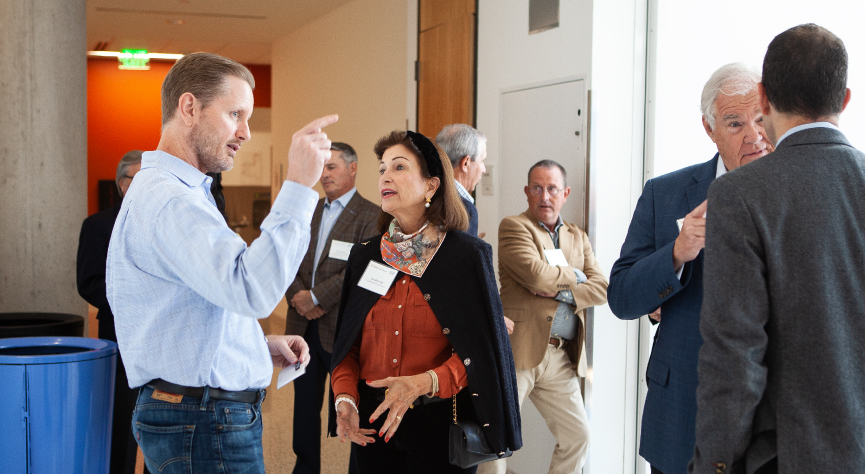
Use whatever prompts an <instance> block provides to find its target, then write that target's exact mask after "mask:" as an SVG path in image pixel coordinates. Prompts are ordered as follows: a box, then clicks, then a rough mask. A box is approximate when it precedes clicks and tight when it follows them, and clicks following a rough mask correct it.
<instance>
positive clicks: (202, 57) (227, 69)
mask: <svg viewBox="0 0 865 474" xmlns="http://www.w3.org/2000/svg"><path fill="white" fill-rule="evenodd" d="M229 76H234V77H238V78H240V79H243V80H244V81H246V83H247V84H249V87H250V88H252V89H255V79H254V78H253V77H252V73H251V72H249V69H247V68H246V66H244V65H243V64H240V63H238V62H237V61H233V60H231V59H228V58H225V57H222V56H220V55H218V54H213V53H192V54H187V55H186V56H183V57H182V58H180V59H178V60H177V62H176V63H174V66H172V67H171V70H170V71H168V75H167V76H165V80H164V81H163V82H162V125H163V126H165V124H167V123H168V122H170V121H171V118H172V117H174V111H176V110H177V106H178V103H179V102H180V96H182V95H183V94H185V93H187V92H189V93H191V94H192V95H194V96H195V98H196V99H198V100H199V101H201V105H202V107H207V106H208V105H210V102H211V101H213V99H215V98H216V97H219V96H220V95H222V94H225V93H226V91H227V85H226V79H227V78H228V77H229Z"/></svg>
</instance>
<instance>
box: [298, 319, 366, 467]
mask: <svg viewBox="0 0 865 474" xmlns="http://www.w3.org/2000/svg"><path fill="white" fill-rule="evenodd" d="M303 338H304V340H306V343H307V344H308V345H309V356H310V359H309V365H307V366H306V374H304V375H303V376H301V377H298V378H297V379H295V381H294V422H293V430H294V431H293V433H294V436H293V440H292V448H293V449H294V454H296V455H297V462H296V463H295V465H294V471H292V472H293V473H294V474H319V473H320V472H321V408H322V403H323V402H324V400H327V399H328V396H327V391H326V390H327V387H326V385H325V383H326V381H327V374H328V372H329V371H330V352H327V351H326V350H324V347H322V345H321V338H320V337H319V334H318V320H313V321H310V322H309V324H308V325H307V326H306V332H305V333H304V334H303ZM348 473H349V474H357V467H356V465H355V463H354V460H353V459H352V460H350V461H349V464H348Z"/></svg>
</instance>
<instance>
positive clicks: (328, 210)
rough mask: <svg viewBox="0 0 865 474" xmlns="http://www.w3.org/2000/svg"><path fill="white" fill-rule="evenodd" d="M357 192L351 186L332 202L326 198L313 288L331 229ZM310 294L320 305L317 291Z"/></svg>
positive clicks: (316, 248) (313, 276) (322, 211)
mask: <svg viewBox="0 0 865 474" xmlns="http://www.w3.org/2000/svg"><path fill="white" fill-rule="evenodd" d="M355 193H357V188H351V190H350V191H349V192H347V193H345V194H343V195H342V196H340V197H338V198H336V199H334V200H333V202H330V200H329V199H328V198H324V208H323V209H322V210H321V224H319V226H318V241H317V242H316V244H315V260H313V261H312V286H313V288H314V287H315V269H316V268H318V261H319V260H321V253H322V252H324V247H325V244H327V238H328V237H329V236H330V231H331V230H333V225H334V224H336V220H337V219H339V216H340V214H342V211H343V209H345V206H348V202H349V201H351V198H353V197H354V195H355ZM309 295H310V296H311V297H312V302H313V303H314V304H315V305H316V306H318V304H319V302H318V298H316V297H315V292H313V291H310V292H309Z"/></svg>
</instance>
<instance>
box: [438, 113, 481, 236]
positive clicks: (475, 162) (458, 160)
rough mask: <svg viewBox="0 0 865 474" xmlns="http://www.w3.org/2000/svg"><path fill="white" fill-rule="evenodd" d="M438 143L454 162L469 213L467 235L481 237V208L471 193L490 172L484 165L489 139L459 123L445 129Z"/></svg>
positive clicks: (461, 192) (460, 190)
mask: <svg viewBox="0 0 865 474" xmlns="http://www.w3.org/2000/svg"><path fill="white" fill-rule="evenodd" d="M436 143H438V145H439V146H440V147H442V150H444V151H445V153H447V155H448V158H450V160H451V165H452V166H453V169H454V180H455V181H456V183H457V186H456V188H457V192H459V194H460V200H461V201H462V202H463V205H464V206H465V207H466V212H468V213H469V228H468V229H467V230H466V232H468V233H469V234H471V235H478V209H477V208H476V207H475V198H474V197H472V194H471V193H473V192H474V191H475V187H477V185H478V182H479V181H480V180H481V176H483V175H484V173H486V171H487V168H486V166H484V160H486V159H487V137H486V136H484V134H483V133H481V132H479V131H477V130H475V129H474V128H472V127H470V126H468V125H466V124H464V123H456V124H453V125H447V126H445V127H444V128H442V130H441V131H440V132H439V134H438V135H437V136H436ZM480 237H483V235H480Z"/></svg>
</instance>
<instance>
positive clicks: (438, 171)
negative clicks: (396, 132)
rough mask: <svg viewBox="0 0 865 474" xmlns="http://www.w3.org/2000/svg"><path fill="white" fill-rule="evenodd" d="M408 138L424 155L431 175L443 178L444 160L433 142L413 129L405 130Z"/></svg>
mask: <svg viewBox="0 0 865 474" xmlns="http://www.w3.org/2000/svg"><path fill="white" fill-rule="evenodd" d="M405 134H406V136H408V139H409V140H411V142H412V143H413V144H414V146H415V147H417V149H418V150H419V151H420V153H421V155H423V159H424V161H426V168H427V170H428V171H429V174H430V177H433V178H442V177H444V175H445V169H444V167H442V160H441V157H439V152H438V150H436V146H435V145H433V142H432V141H430V139H429V138H427V137H425V136H423V135H421V134H420V133H417V132H412V131H411V130H406V132H405Z"/></svg>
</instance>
